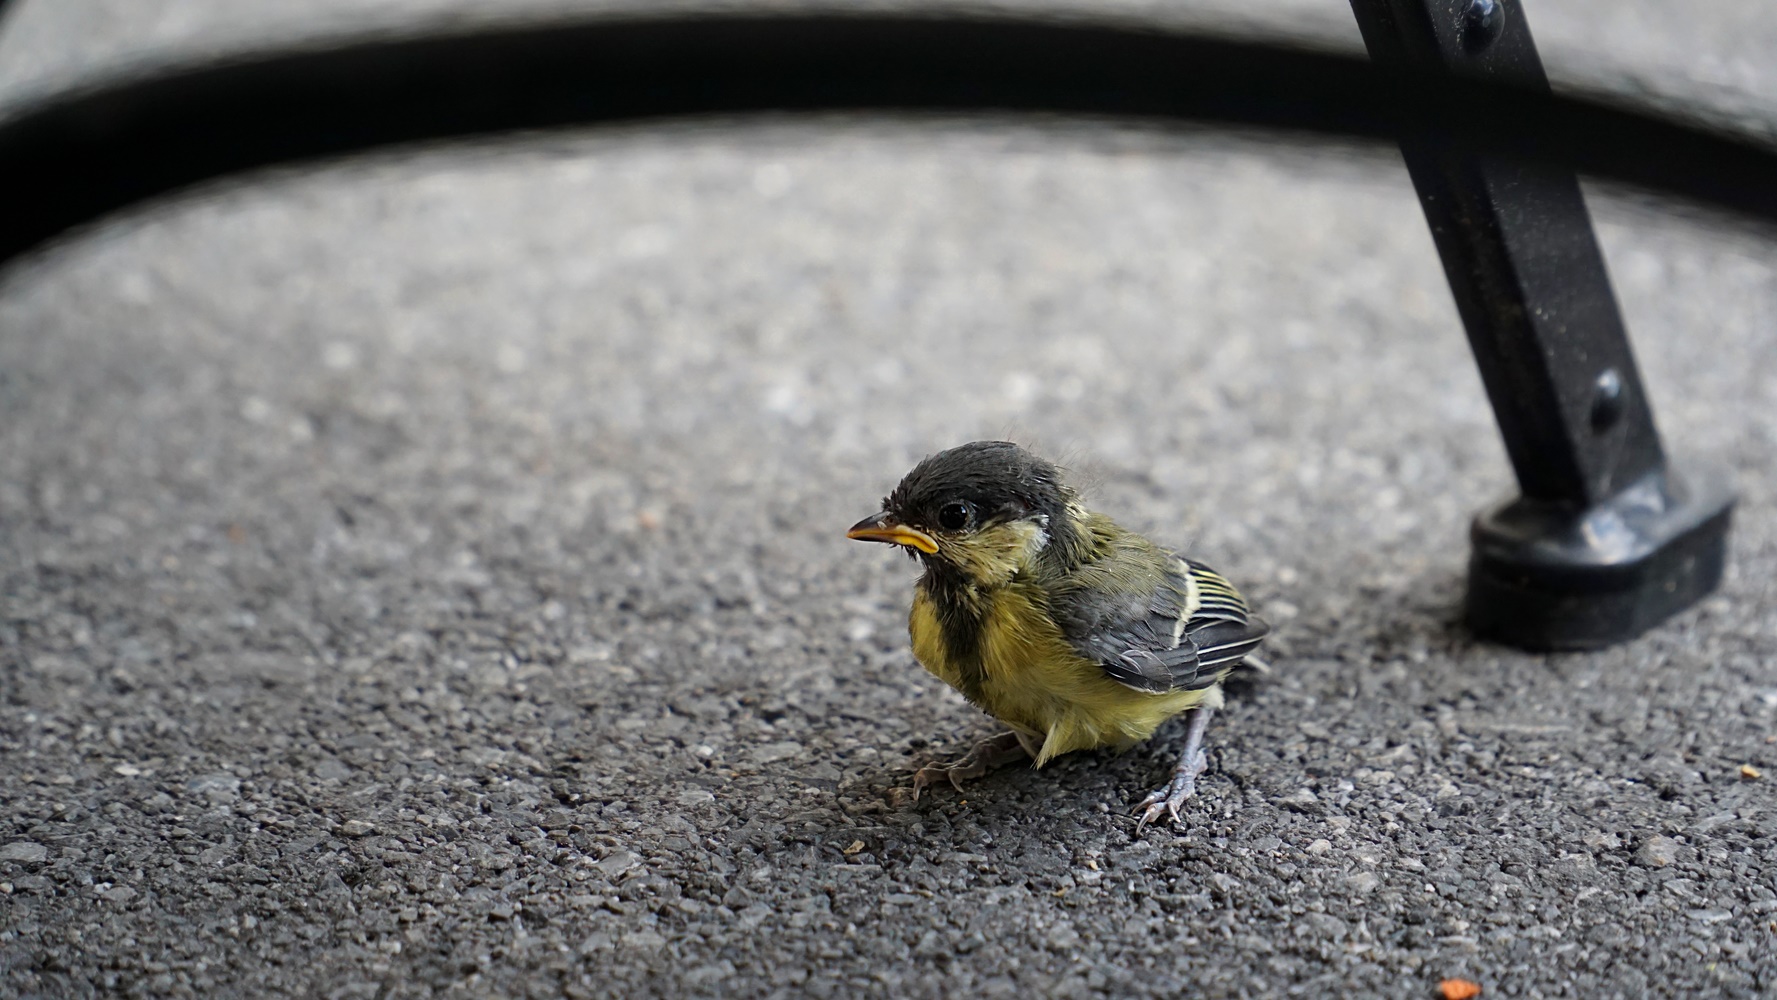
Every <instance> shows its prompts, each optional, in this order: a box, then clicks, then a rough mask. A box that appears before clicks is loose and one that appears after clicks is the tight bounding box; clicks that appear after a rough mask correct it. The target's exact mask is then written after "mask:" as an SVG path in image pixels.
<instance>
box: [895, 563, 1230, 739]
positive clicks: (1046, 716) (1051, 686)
mask: <svg viewBox="0 0 1777 1000" xmlns="http://www.w3.org/2000/svg"><path fill="white" fill-rule="evenodd" d="M1040 601H1041V596H1040V592H1035V591H1033V590H1032V588H1030V587H1026V586H1020V585H1018V584H1016V583H1014V584H1012V585H1010V586H1006V587H1001V588H996V589H995V590H994V591H993V593H992V594H991V595H990V596H983V598H982V602H983V607H982V612H983V613H982V620H981V627H980V631H979V633H978V634H979V636H980V641H979V646H978V648H977V649H976V650H975V651H974V653H973V655H967V654H965V655H964V656H963V657H958V656H957V655H955V652H954V651H953V650H952V649H951V648H950V647H949V645H948V644H947V643H946V642H945V640H944V635H943V628H942V626H941V624H940V622H939V619H938V613H937V609H936V606H935V605H934V603H933V602H932V600H931V597H930V596H929V595H928V594H926V593H925V591H924V590H923V588H922V589H921V590H919V591H918V592H916V594H915V595H914V601H913V611H912V614H911V616H910V618H909V622H908V625H909V632H910V633H911V635H912V639H913V654H914V656H915V657H917V658H918V659H919V662H920V663H921V664H922V665H924V666H925V668H926V669H927V670H928V671H930V672H931V673H932V674H933V675H934V676H936V677H938V678H939V679H940V680H942V681H944V682H945V683H946V684H949V685H950V686H951V687H953V688H955V689H956V690H958V691H960V692H962V694H963V696H964V697H966V698H968V699H969V700H970V701H972V702H974V703H975V704H976V705H977V706H979V707H980V708H981V709H982V710H983V711H985V712H987V714H989V715H991V716H993V717H994V718H996V719H998V720H1000V721H1001V722H1004V723H1005V724H1006V725H1008V726H1011V727H1012V728H1013V729H1015V730H1017V731H1019V732H1021V733H1023V734H1025V735H1026V736H1028V737H1031V738H1032V739H1033V741H1040V744H1041V751H1040V752H1039V753H1037V754H1036V766H1038V767H1041V766H1043V765H1044V764H1046V763H1048V761H1049V760H1050V759H1051V758H1053V757H1056V756H1058V755H1060V754H1064V753H1071V752H1072V751H1075V750H1089V749H1093V748H1096V747H1106V746H1112V747H1119V748H1123V747H1128V746H1130V745H1132V744H1134V743H1137V742H1139V741H1141V740H1144V739H1146V738H1148V737H1149V736H1151V735H1153V732H1154V730H1155V729H1157V728H1159V726H1160V724H1161V723H1163V722H1165V721H1166V720H1167V719H1170V718H1172V717H1173V716H1175V715H1177V714H1179V713H1180V712H1183V711H1185V710H1186V709H1189V708H1192V707H1194V706H1196V705H1199V704H1205V703H1206V699H1209V700H1210V701H1214V702H1217V703H1219V701H1220V698H1219V695H1220V691H1219V689H1216V688H1210V689H1207V690H1198V691H1171V692H1164V693H1160V694H1151V693H1147V692H1143V691H1135V690H1132V689H1130V688H1128V687H1125V686H1124V685H1122V684H1118V683H1117V682H1115V681H1113V680H1111V679H1110V678H1109V677H1107V676H1105V673H1104V668H1103V667H1101V666H1100V665H1098V664H1097V663H1094V662H1092V661H1091V660H1087V659H1085V658H1084V657H1081V656H1080V655H1079V654H1077V653H1076V652H1074V650H1073V647H1072V646H1070V645H1069V644H1068V642H1067V640H1066V639H1065V638H1064V637H1063V636H1062V634H1061V630H1060V629H1059V628H1057V627H1056V626H1055V624H1054V622H1053V621H1052V620H1051V619H1050V618H1049V616H1048V615H1047V613H1046V612H1044V611H1043V610H1042V608H1041V606H1040V603H1039V602H1040ZM1207 707H1211V708H1213V707H1217V705H1215V704H1210V705H1208V706H1207Z"/></svg>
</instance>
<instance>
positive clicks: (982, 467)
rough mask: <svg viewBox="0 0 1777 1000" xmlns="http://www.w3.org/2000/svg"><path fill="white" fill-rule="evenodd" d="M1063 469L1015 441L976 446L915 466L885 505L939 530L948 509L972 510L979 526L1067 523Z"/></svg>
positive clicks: (973, 443) (908, 520)
mask: <svg viewBox="0 0 1777 1000" xmlns="http://www.w3.org/2000/svg"><path fill="white" fill-rule="evenodd" d="M1066 495H1067V490H1066V487H1065V486H1063V485H1062V482H1061V470H1059V469H1057V468H1056V467H1055V465H1054V464H1053V463H1051V462H1049V461H1047V460H1045V459H1041V458H1038V457H1037V456H1035V455H1033V454H1031V453H1030V452H1028V451H1025V450H1024V449H1023V448H1020V447H1019V446H1018V445H1015V444H1013V443H1012V442H1010V441H971V442H969V443H968V444H965V445H958V446H957V447H955V448H951V449H950V450H948V451H941V452H939V453H938V454H936V455H933V456H932V457H930V458H928V459H926V460H925V461H923V462H921V463H919V464H918V465H916V466H914V467H913V471H912V472H909V473H907V475H906V476H905V477H903V478H902V479H901V484H900V485H899V486H896V487H895V490H894V492H893V493H890V494H889V495H888V497H887V498H885V499H884V500H883V502H882V505H883V509H884V510H887V511H889V512H890V513H892V514H894V515H895V516H896V517H898V518H900V519H901V520H902V521H903V522H904V523H907V524H912V525H918V526H921V527H925V528H934V527H938V526H939V514H940V512H941V511H943V509H944V507H945V506H946V505H948V504H952V503H957V502H959V501H960V502H962V503H965V504H967V505H968V506H969V508H970V513H971V522H972V524H973V525H974V526H980V525H986V524H992V523H995V522H998V521H1008V520H1016V519H1020V518H1029V517H1034V516H1036V515H1039V514H1040V515H1044V516H1046V517H1047V518H1048V519H1049V520H1050V521H1051V523H1052V524H1054V525H1057V526H1059V525H1061V524H1062V523H1064V522H1065V520H1066V519H1065V517H1064V513H1065V506H1066V503H1067V500H1066Z"/></svg>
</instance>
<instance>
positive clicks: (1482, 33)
mask: <svg viewBox="0 0 1777 1000" xmlns="http://www.w3.org/2000/svg"><path fill="white" fill-rule="evenodd" d="M1505 24H1506V8H1505V4H1503V3H1501V2H1500V0H1468V2H1467V3H1465V4H1463V5H1462V25H1461V28H1460V34H1461V36H1462V47H1463V48H1465V49H1467V50H1468V51H1469V52H1471V53H1473V52H1479V51H1481V50H1482V49H1484V48H1486V47H1487V46H1489V45H1492V44H1493V40H1494V39H1496V38H1498V37H1499V32H1500V29H1502V28H1504V27H1505Z"/></svg>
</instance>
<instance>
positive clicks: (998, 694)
mask: <svg viewBox="0 0 1777 1000" xmlns="http://www.w3.org/2000/svg"><path fill="white" fill-rule="evenodd" d="M846 537H847V538H855V539H859V540H863V541H871V542H888V543H891V544H894V545H900V546H904V547H905V548H906V550H907V552H908V553H909V554H910V555H912V556H913V557H914V558H916V559H918V560H919V561H920V562H921V563H922V564H924V567H925V574H924V575H923V576H921V577H920V580H919V583H918V585H917V587H916V588H915V590H914V594H913V611H912V614H911V615H910V616H909V620H908V630H909V631H910V632H911V634H912V638H913V655H914V656H916V657H917V658H918V659H919V662H920V663H921V664H923V665H924V666H925V668H926V669H927V670H929V671H931V672H932V673H933V674H935V675H937V676H938V677H939V678H940V679H942V680H943V681H944V682H945V683H947V684H949V685H950V686H951V687H953V688H955V689H956V690H958V691H959V692H961V693H962V695H963V697H965V698H967V699H968V700H969V701H970V702H972V703H973V704H975V705H976V706H978V707H979V708H981V709H982V710H983V711H985V712H987V714H989V715H991V716H993V717H994V718H996V719H998V720H1000V721H1001V722H1004V723H1005V724H1006V725H1008V726H1010V727H1011V729H1012V731H1011V732H1010V733H1006V734H1003V735H1001V736H999V737H996V738H994V739H991V740H986V741H984V742H982V743H981V744H980V745H978V746H976V747H975V749H974V750H973V751H972V752H970V753H969V754H968V755H967V756H965V757H964V758H963V759H962V760H960V761H957V762H955V763H953V764H949V765H937V764H932V765H927V766H925V767H923V768H921V769H920V770H919V771H918V773H916V774H915V775H914V778H913V788H914V794H915V796H917V795H918V794H919V792H920V791H921V790H922V789H924V788H925V787H926V786H927V785H930V784H931V783H932V782H934V781H936V780H937V779H939V778H948V779H949V780H950V782H951V784H953V785H955V786H956V787H958V788H961V787H962V782H963V781H964V780H965V779H969V778H974V777H978V776H980V775H982V774H985V773H987V771H988V770H990V769H992V768H996V767H1001V766H1004V765H1006V764H1009V763H1012V762H1014V761H1017V760H1019V759H1022V758H1023V757H1025V756H1027V755H1028V756H1029V757H1030V758H1031V759H1032V760H1033V761H1034V762H1035V766H1037V767H1042V766H1043V765H1044V764H1045V763H1047V762H1048V761H1049V760H1050V759H1051V758H1053V757H1055V756H1057V755H1059V754H1064V753H1069V752H1071V751H1074V750H1087V749H1092V748H1095V747H1117V748H1126V747H1129V746H1132V745H1134V744H1135V743H1137V742H1139V741H1141V740H1144V739H1147V738H1148V737H1149V736H1151V735H1153V733H1154V730H1155V729H1157V728H1159V726H1160V724H1161V723H1163V722H1165V721H1166V720H1167V719H1170V718H1172V717H1173V716H1175V715H1178V714H1180V713H1181V712H1182V713H1187V715H1188V719H1187V726H1186V730H1185V750H1184V754H1183V755H1182V756H1181V758H1180V760H1179V764H1178V768H1177V770H1176V771H1175V772H1174V774H1173V777H1172V780H1171V781H1170V782H1168V783H1167V784H1166V786H1165V787H1163V788H1160V789H1158V790H1156V791H1155V792H1154V793H1153V794H1151V795H1149V796H1148V797H1147V798H1146V799H1144V800H1142V802H1141V803H1140V804H1139V805H1137V806H1136V809H1137V810H1138V811H1140V812H1141V814H1142V815H1141V821H1140V824H1139V826H1146V825H1147V824H1149V823H1151V822H1153V821H1154V820H1156V819H1158V818H1159V817H1160V816H1161V815H1163V814H1169V815H1170V816H1171V818H1172V820H1173V822H1175V823H1176V822H1178V819H1179V812H1178V811H1179V807H1180V806H1182V805H1183V804H1184V802H1185V800H1186V799H1189V798H1190V797H1191V796H1192V795H1193V794H1195V793H1196V790H1197V776H1198V775H1200V774H1202V773H1203V770H1204V768H1205V767H1206V766H1207V763H1206V761H1205V759H1204V754H1203V732H1204V730H1205V729H1206V728H1207V727H1208V725H1209V720H1210V717H1211V716H1212V715H1213V714H1214V712H1215V710H1216V709H1218V708H1220V707H1221V705H1222V690H1221V685H1222V680H1223V678H1225V677H1227V676H1228V674H1229V672H1231V671H1232V670H1233V669H1234V668H1235V667H1237V666H1239V665H1240V663H1241V662H1242V661H1243V660H1245V659H1246V658H1247V657H1248V656H1249V655H1250V654H1251V653H1252V652H1253V651H1254V650H1255V649H1256V648H1257V647H1258V645H1259V643H1260V642H1261V641H1263V640H1264V638H1265V636H1266V634H1267V633H1269V632H1270V628H1269V626H1267V625H1266V624H1265V623H1264V622H1263V621H1262V620H1260V619H1259V618H1257V617H1255V616H1254V615H1253V614H1252V613H1251V611H1250V610H1249V609H1248V608H1247V604H1246V600H1245V598H1243V597H1241V596H1240V592H1239V591H1237V590H1235V589H1234V587H1233V585H1232V584H1230V583H1228V581H1227V580H1224V579H1223V578H1222V577H1221V576H1220V575H1219V574H1217V573H1216V572H1215V571H1214V570H1212V569H1210V568H1209V567H1207V566H1205V565H1203V564H1202V563H1199V562H1196V561H1194V560H1191V559H1186V558H1184V557H1182V556H1179V555H1177V554H1176V553H1174V552H1171V551H1169V550H1167V549H1164V548H1162V547H1160V546H1158V545H1156V544H1154V543H1153V542H1151V541H1149V540H1148V539H1146V538H1144V537H1142V536H1141V535H1138V534H1136V533H1135V532H1133V531H1129V530H1126V529H1124V528H1122V527H1120V526H1118V525H1117V524H1116V522H1114V521H1112V520H1111V519H1110V518H1108V517H1106V516H1104V515H1103V514H1096V513H1093V512H1092V511H1089V510H1087V509H1086V508H1085V507H1084V506H1082V505H1081V504H1080V501H1079V498H1078V496H1077V495H1076V494H1075V493H1074V491H1073V490H1072V489H1071V488H1069V487H1068V486H1067V485H1066V484H1065V483H1063V482H1062V480H1061V474H1060V471H1059V470H1058V469H1057V468H1056V467H1055V466H1054V465H1052V464H1051V463H1049V462H1047V461H1044V460H1043V459H1041V458H1038V457H1037V456H1035V455H1033V454H1031V453H1030V452H1028V451H1026V450H1024V449H1023V448H1021V447H1019V446H1018V445H1015V444H1012V443H1011V442H1008V441H976V442H973V443H971V444H965V445H961V446H959V447H956V448H952V449H950V450H949V451H944V452H940V453H938V454H936V455H933V456H931V457H930V458H927V459H926V460H925V461H923V462H921V463H919V464H918V465H916V466H914V468H913V471H911V472H909V473H907V475H906V477H905V478H903V479H902V480H901V483H900V485H899V486H896V487H895V489H894V491H893V492H892V493H890V494H889V495H888V496H887V497H886V498H884V499H883V502H882V511H881V512H880V513H877V514H873V515H871V516H869V517H867V518H865V519H863V520H862V521H859V522H858V523H857V524H855V525H853V526H852V528H851V530H850V531H849V532H847V533H846Z"/></svg>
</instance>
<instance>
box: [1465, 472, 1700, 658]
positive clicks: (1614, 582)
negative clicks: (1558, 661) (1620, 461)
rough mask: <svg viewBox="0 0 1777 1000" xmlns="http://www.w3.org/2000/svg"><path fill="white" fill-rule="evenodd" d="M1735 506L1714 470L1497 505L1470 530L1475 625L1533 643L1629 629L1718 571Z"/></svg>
mask: <svg viewBox="0 0 1777 1000" xmlns="http://www.w3.org/2000/svg"><path fill="white" fill-rule="evenodd" d="M1733 509H1734V493H1733V489H1732V488H1731V486H1730V485H1729V482H1728V477H1727V476H1726V475H1724V474H1721V473H1718V472H1709V471H1705V472H1696V471H1692V472H1687V473H1686V474H1684V475H1682V476H1680V475H1679V474H1678V473H1676V472H1672V471H1666V472H1661V473H1655V474H1653V475H1650V476H1649V477H1647V478H1646V479H1643V480H1641V481H1640V482H1638V483H1636V484H1635V485H1633V486H1631V487H1629V488H1628V489H1625V490H1624V491H1622V492H1621V493H1619V494H1617V495H1616V496H1614V497H1612V498H1611V499H1609V500H1607V501H1605V502H1603V503H1601V504H1598V505H1597V506H1595V507H1592V508H1590V509H1588V510H1581V511H1574V510H1572V509H1568V508H1563V507H1559V506H1556V505H1553V504H1548V503H1544V502H1540V501H1533V500H1525V499H1518V500H1513V501H1510V502H1508V503H1504V504H1501V505H1499V506H1498V507H1495V508H1493V509H1491V510H1488V511H1486V512H1484V513H1482V514H1481V516H1479V517H1477V518H1475V524H1474V528H1473V530H1472V531H1471V532H1470V536H1471V538H1472V540H1473V542H1474V556H1473V558H1472V559H1471V560H1470V562H1469V588H1468V622H1469V627H1470V628H1472V629H1474V631H1475V632H1476V633H1477V634H1479V635H1482V636H1484V637H1486V638H1489V639H1497V640H1499V641H1501V642H1504V643H1508V644H1510V645H1513V646H1519V647H1522V648H1524V649H1537V650H1557V649H1598V648H1601V647H1604V646H1610V645H1613V644H1615V643H1619V642H1624V641H1626V640H1629V639H1633V638H1634V637H1636V636H1638V635H1640V634H1641V633H1643V632H1645V631H1647V630H1648V629H1650V628H1652V627H1654V626H1655V625H1658V624H1659V623H1660V622H1662V621H1664V620H1666V619H1667V618H1669V617H1671V616H1672V615H1673V614H1675V613H1677V612H1679V611H1682V610H1684V609H1685V608H1688V607H1690V606H1691V605H1692V604H1695V603H1696V602H1697V601H1699V600H1701V599H1702V598H1703V597H1704V596H1706V595H1707V594H1708V593H1709V592H1710V591H1712V590H1714V589H1715V587H1716V585H1717V584H1719V583H1720V582H1721V574H1722V568H1723V566H1724V565H1725V563H1726V561H1727V539H1728V521H1729V518H1730V516H1731V515H1732V513H1733Z"/></svg>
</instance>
